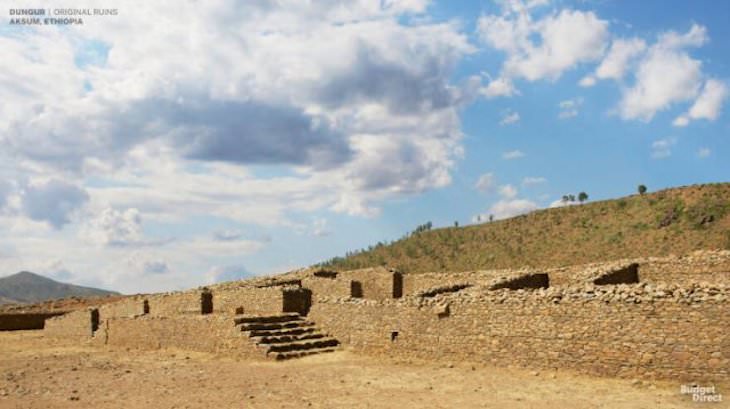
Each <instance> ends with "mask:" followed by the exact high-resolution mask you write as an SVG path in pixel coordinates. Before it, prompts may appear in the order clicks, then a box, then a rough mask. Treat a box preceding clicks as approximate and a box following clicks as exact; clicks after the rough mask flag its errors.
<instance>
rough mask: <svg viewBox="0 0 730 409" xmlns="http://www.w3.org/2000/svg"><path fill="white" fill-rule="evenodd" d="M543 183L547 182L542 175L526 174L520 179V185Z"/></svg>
mask: <svg viewBox="0 0 730 409" xmlns="http://www.w3.org/2000/svg"><path fill="white" fill-rule="evenodd" d="M543 183H547V179H545V178H544V177H541V176H539V177H532V176H528V177H525V178H524V179H522V186H535V185H541V184H543Z"/></svg>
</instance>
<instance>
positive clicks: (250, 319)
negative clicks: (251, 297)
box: [233, 313, 302, 325]
mask: <svg viewBox="0 0 730 409" xmlns="http://www.w3.org/2000/svg"><path fill="white" fill-rule="evenodd" d="M301 320H302V317H301V316H300V315H299V314H296V313H291V314H277V315H266V316H257V315H236V316H235V317H234V318H233V322H235V323H236V325H238V324H250V323H257V324H271V323H279V322H291V321H301Z"/></svg>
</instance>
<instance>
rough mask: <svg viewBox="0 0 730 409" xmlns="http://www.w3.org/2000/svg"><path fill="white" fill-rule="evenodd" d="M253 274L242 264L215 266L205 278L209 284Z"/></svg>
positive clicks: (234, 279) (241, 278) (235, 279)
mask: <svg viewBox="0 0 730 409" xmlns="http://www.w3.org/2000/svg"><path fill="white" fill-rule="evenodd" d="M252 275H253V274H251V272H250V271H248V270H247V269H246V267H245V266H242V265H230V266H214V267H212V268H211V269H210V270H208V271H207V272H206V273H205V278H206V283H207V284H215V283H220V282H225V281H237V280H243V279H245V278H248V277H251V276H252Z"/></svg>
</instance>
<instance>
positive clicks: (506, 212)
mask: <svg viewBox="0 0 730 409" xmlns="http://www.w3.org/2000/svg"><path fill="white" fill-rule="evenodd" d="M537 208H538V207H537V204H536V203H534V202H532V201H530V200H526V199H504V200H500V201H498V202H496V203H495V204H493V205H492V206H491V207H490V208H489V210H488V211H487V212H486V213H484V214H481V215H478V216H475V217H474V220H475V221H487V220H489V216H490V215H491V216H493V217H494V219H495V220H500V219H506V218H509V217H514V216H518V215H521V214H525V213H529V212H531V211H533V210H536V209H537Z"/></svg>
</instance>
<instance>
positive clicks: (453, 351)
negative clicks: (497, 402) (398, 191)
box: [45, 251, 730, 382]
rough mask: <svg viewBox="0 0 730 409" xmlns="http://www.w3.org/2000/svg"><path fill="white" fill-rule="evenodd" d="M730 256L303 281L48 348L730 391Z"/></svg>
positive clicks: (85, 319)
mask: <svg viewBox="0 0 730 409" xmlns="http://www.w3.org/2000/svg"><path fill="white" fill-rule="evenodd" d="M729 272H730V251H703V252H695V253H692V254H691V255H688V256H670V257H663V258H643V259H632V260H617V261H616V262H611V263H596V264H589V265H579V266H565V267H560V268H552V269H543V270H541V269H535V268H524V269H519V270H485V271H466V272H434V273H428V274H418V275H409V274H401V273H400V272H397V271H394V270H391V269H387V268H384V267H378V268H370V269H360V270H353V271H325V270H321V269H302V270H297V271H293V272H290V273H287V274H285V275H281V276H274V277H265V278H258V279H255V280H248V281H239V282H231V283H225V284H221V285H215V286H210V287H208V288H200V289H196V290H191V291H184V292H174V293H166V294H148V295H137V296H131V297H127V298H125V299H123V300H121V301H118V302H116V303H108V304H105V305H99V306H98V307H94V308H91V309H88V310H83V311H76V312H72V313H69V314H66V315H63V316H59V317H54V318H50V319H48V320H46V322H45V324H46V325H45V332H46V333H47V334H48V336H51V337H55V338H56V339H59V340H67V341H69V342H79V341H82V342H87V343H90V344H93V345H116V346H121V347H128V348H129V347H133V348H166V347H176V348H187V349H191V350H200V351H210V352H217V353H225V354H230V355H234V356H240V357H244V358H246V359H255V358H259V359H264V358H269V359H277V360H280V359H289V358H296V357H300V356H304V355H308V354H313V353H322V352H331V351H334V350H336V349H338V348H340V347H343V346H344V347H346V348H348V349H351V350H353V351H357V352H361V353H365V354H373V355H379V356H385V357H401V358H422V359H428V360H436V361H439V360H443V361H447V362H453V361H457V360H462V361H468V362H480V363H484V364H491V365H504V366H507V365H517V366H523V367H527V368H535V369H543V368H548V369H552V368H563V369H565V368H567V369H572V370H576V371H580V372H586V373H591V374H598V375H605V376H618V377H631V378H645V379H654V378H663V379H671V380H682V381H697V382H699V381H728V380H729V379H730V376H729V375H730V374H729V373H728V371H729V370H730V335H729V334H730V331H728V328H730V308H729V306H730V273H729Z"/></svg>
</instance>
